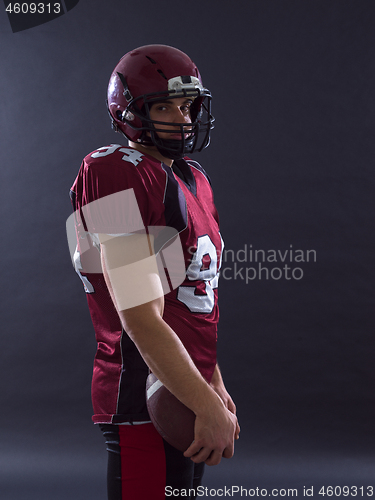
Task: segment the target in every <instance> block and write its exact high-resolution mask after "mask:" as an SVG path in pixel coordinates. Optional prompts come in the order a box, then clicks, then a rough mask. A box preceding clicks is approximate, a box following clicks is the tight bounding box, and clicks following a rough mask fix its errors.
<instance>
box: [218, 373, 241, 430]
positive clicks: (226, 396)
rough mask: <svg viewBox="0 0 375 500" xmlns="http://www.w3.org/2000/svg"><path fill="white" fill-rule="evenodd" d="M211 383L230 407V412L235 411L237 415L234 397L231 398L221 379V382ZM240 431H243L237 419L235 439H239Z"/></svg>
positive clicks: (226, 405)
mask: <svg viewBox="0 0 375 500" xmlns="http://www.w3.org/2000/svg"><path fill="white" fill-rule="evenodd" d="M210 385H211V387H212V388H213V389H214V391H215V392H216V393H217V394H218V395H219V396H220V398H221V400H222V401H223V403H224V405H225V407H226V408H228V410H229V411H230V412H232V413H234V415H236V412H237V409H236V405H235V404H234V401H233V399H232V398H231V396H230V394H229V393H228V391H227V390H226V388H225V386H224V384H223V382H222V381H220V383H218V384H215V383H211V384H210ZM240 431H241V429H240V426H239V423H238V421H237V426H236V433H235V439H239V437H240Z"/></svg>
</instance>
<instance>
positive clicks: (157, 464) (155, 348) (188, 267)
mask: <svg viewBox="0 0 375 500" xmlns="http://www.w3.org/2000/svg"><path fill="white" fill-rule="evenodd" d="M107 105H108V111H109V114H110V118H111V121H112V126H113V128H114V129H115V130H116V131H117V132H120V133H122V134H123V135H124V136H125V137H126V138H127V139H128V141H129V144H128V146H121V145H119V144H111V145H109V146H105V147H101V148H99V149H97V150H95V151H94V152H92V153H90V154H89V155H88V156H86V158H85V159H84V160H83V163H82V165H81V168H80V171H79V173H78V176H77V178H76V180H75V182H74V185H73V187H72V189H71V199H72V202H73V206H74V210H75V214H76V224H77V235H78V238H77V242H78V244H77V249H76V252H75V255H74V261H75V265H76V270H77V272H78V273H79V275H80V277H81V279H82V281H83V283H84V285H85V290H86V292H87V300H88V304H89V308H90V313H91V317H92V321H93V324H94V328H95V332H96V340H97V353H96V356H95V362H94V369H93V379H92V401H93V408H94V416H93V421H94V422H95V423H98V424H100V426H101V429H102V430H103V432H104V435H105V437H106V442H107V449H108V452H109V453H108V498H109V500H121V499H125V498H126V499H127V500H146V499H147V500H150V499H152V500H159V499H160V500H161V499H164V498H165V491H166V490H165V488H166V487H167V486H169V487H171V488H177V489H178V490H179V491H182V490H183V489H185V490H186V491H188V490H191V491H192V490H195V491H196V488H197V487H198V486H199V485H200V484H201V479H202V475H203V468H204V464H205V463H206V464H208V465H216V464H218V463H219V462H220V460H221V458H222V457H226V458H230V457H231V456H232V455H233V451H234V439H236V438H238V435H239V426H238V422H237V418H236V415H235V414H236V408H235V405H234V403H233V401H232V399H231V397H230V395H229V394H228V392H227V391H226V389H225V386H224V383H223V380H222V377H221V374H220V370H219V367H218V365H217V361H216V337H217V323H218V318H219V313H218V304H217V281H218V272H219V269H220V263H221V253H222V247H223V243H222V239H221V236H220V232H219V220H218V215H217V211H216V208H215V206H214V202H213V193H212V188H211V185H210V181H209V179H208V177H207V174H206V173H205V171H204V170H203V168H202V167H201V166H200V165H199V164H198V163H197V162H196V161H193V160H191V159H190V158H189V156H188V155H190V154H191V153H193V152H194V151H201V150H202V149H203V148H205V147H207V146H208V144H209V140H210V131H211V129H212V128H213V120H214V119H213V117H212V115H211V94H210V92H209V91H208V90H207V89H206V88H205V87H204V86H203V84H202V79H201V76H200V73H199V71H198V68H197V67H196V65H195V64H194V63H193V62H192V60H191V59H190V58H189V57H188V56H187V55H186V54H185V53H183V52H181V51H180V50H178V49H176V48H173V47H169V46H165V45H148V46H143V47H140V48H138V49H135V50H132V51H131V52H129V53H127V54H126V55H125V56H124V57H123V58H122V59H121V60H120V62H119V63H118V64H117V66H116V67H115V69H114V71H113V73H112V75H111V78H110V81H109V85H108V94H107ZM163 228H170V229H171V230H173V235H172V236H173V237H172V236H171V235H169V236H167V237H166V236H165V231H164V232H163V231H162V230H161V229H163ZM167 233H168V231H167ZM168 234H169V233H168ZM178 241H179V242H180V246H178ZM171 242H172V243H171ZM165 244H166V247H165V246H164V245H165ZM168 245H170V246H168ZM173 245H177V246H175V247H173ZM162 247H163V248H174V249H175V250H174V251H172V252H171V251H170V252H169V253H168V252H167V251H166V252H164V253H163V264H162V266H160V258H159V260H158V259H157V256H158V257H160V256H161V254H162V252H161V251H160V249H161V248H162ZM179 249H180V250H179ZM179 251H180V253H181V256H182V259H183V276H182V278H181V277H180V278H178V277H177V278H176V276H177V274H178V273H177V274H176V273H174V271H173V269H174V266H175V264H176V262H177V261H178V252H179ZM98 258H99V259H100V265H101V267H100V271H102V272H99V270H98V268H97V267H95V266H97V260H98ZM95 262H96V264H95ZM177 264H178V263H177ZM161 267H163V268H164V271H163V272H164V273H165V275H164V281H163V278H162V277H161V275H162V274H163V272H162V271H161ZM175 267H176V268H178V265H176V266H175ZM168 273H169V274H168ZM174 278H176V279H174ZM150 370H151V371H152V372H153V373H154V374H155V375H156V376H157V377H158V379H159V380H160V381H161V382H162V384H164V385H165V386H166V388H167V389H169V390H170V391H171V392H172V394H174V395H175V396H176V397H177V398H178V399H179V400H180V401H181V402H182V403H184V404H185V405H186V406H187V407H188V408H190V409H191V410H192V411H193V412H194V413H195V415H196V420H195V431H194V432H195V438H194V441H193V442H192V444H191V445H190V446H189V447H188V449H186V450H185V451H184V452H180V451H178V450H177V449H176V448H174V447H172V446H171V445H169V444H168V443H167V442H166V441H164V440H163V438H162V437H161V436H160V435H159V434H158V432H157V431H156V429H155V427H154V426H153V424H152V423H151V422H150V417H149V414H148V412H147V405H146V400H145V382H146V378H147V376H148V373H149V371H150ZM191 498H195V495H194V491H192V494H191Z"/></svg>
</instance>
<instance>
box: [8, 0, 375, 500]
mask: <svg viewBox="0 0 375 500" xmlns="http://www.w3.org/2000/svg"><path fill="white" fill-rule="evenodd" d="M374 14H375V6H374V2H373V1H372V0H314V1H303V0H247V1H245V0H242V1H238V0H234V1H233V2H230V3H227V4H226V5H224V4H223V3H221V2H215V1H213V0H212V1H211V0H209V1H201V2H190V3H181V2H178V3H177V2H173V1H166V0H159V1H157V2H156V1H151V0H145V1H143V2H140V3H139V4H137V5H136V4H135V3H134V2H130V1H127V0H126V1H123V2H119V1H115V0H106V1H105V2H104V1H99V0H95V1H88V0H81V1H80V2H79V4H78V5H77V6H76V7H75V8H74V9H72V10H71V11H70V12H68V13H67V14H66V15H64V16H62V17H60V18H58V19H56V20H54V21H52V22H50V23H48V24H44V25H41V26H38V27H35V28H33V29H30V30H27V31H22V32H19V33H12V31H11V29H10V25H9V22H8V19H7V17H6V15H5V12H3V14H0V31H1V34H0V54H1V56H0V57H1V72H0V90H1V95H2V113H1V142H2V144H1V169H0V172H1V216H2V247H3V252H2V286H1V290H2V298H1V309H2V321H1V324H2V337H1V338H2V346H1V347H2V348H1V351H0V366H1V377H0V387H1V401H2V405H1V413H0V421H1V427H0V432H1V441H0V465H1V467H0V496H1V499H2V500H23V499H34V498H35V499H41V498H48V499H50V500H57V499H59V500H60V499H67V498H69V499H70V498H71V499H75V500H80V499H82V500H86V499H88V498H90V499H91V500H96V499H104V498H105V460H106V457H105V450H104V444H103V443H102V437H101V435H100V433H99V431H98V429H97V428H95V427H94V426H93V425H92V424H91V420H90V418H91V403H90V378H91V366H92V359H93V355H94V352H95V341H94V333H93V328H92V325H91V321H90V318H89V314H88V311H87V307H86V299H85V295H84V292H83V289H82V288H81V285H80V281H79V280H78V278H77V276H76V275H75V273H74V271H73V268H72V266H71V263H70V257H69V253H68V248H67V242H66V235H65V221H66V219H67V217H68V216H69V215H70V213H71V207H70V203H69V199H68V191H69V188H70V186H71V184H72V182H73V180H74V178H75V175H76V173H77V171H78V168H79V165H80V162H81V159H82V158H83V156H85V155H86V154H87V153H88V152H90V151H91V150H93V149H96V148H97V147H100V146H103V145H106V144H108V143H111V142H121V141H122V139H121V137H120V136H119V135H116V134H114V132H112V131H111V130H110V126H109V119H108V117H107V113H106V109H105V91H106V86H107V82H108V79H109V75H110V73H111V71H112V69H113V67H114V66H115V64H116V63H117V61H118V60H119V59H120V57H121V56H122V55H123V54H124V53H126V52H127V51H129V50H131V49H132V48H135V47H137V46H139V45H144V44H148V43H165V44H169V45H174V46H176V47H178V48H180V49H181V50H183V51H185V52H187V53H188V54H189V55H190V56H191V57H192V58H193V60H194V61H195V62H196V64H197V65H198V67H199V68H200V70H201V73H202V76H203V80H204V83H205V84H206V85H207V86H208V87H209V88H210V90H211V91H212V93H213V96H214V101H213V103H214V104H213V106H214V107H213V112H214V115H215V117H216V127H215V130H214V133H213V137H212V144H211V146H210V148H209V149H208V150H206V151H205V152H203V153H200V154H199V155H198V154H197V155H195V158H196V159H197V160H200V161H201V163H202V164H203V166H204V167H205V168H206V169H207V170H208V172H209V174H210V176H211V178H212V182H213V185H214V188H215V193H216V204H217V206H218V209H219V212H220V216H221V226H222V233H223V236H224V239H225V243H226V248H227V250H233V252H234V255H235V256H236V258H235V262H232V259H231V258H230V255H231V254H230V253H227V259H226V261H225V262H224V263H223V266H224V267H225V268H226V269H227V270H226V274H225V276H226V277H227V278H228V279H224V278H223V277H222V279H221V284H220V285H221V290H220V296H221V324H220V345H219V361H220V364H221V367H222V371H223V373H224V377H225V380H226V382H227V386H228V389H229V390H230V392H231V393H232V395H233V397H234V399H235V401H236V403H237V406H238V414H239V419H240V423H241V426H242V433H241V439H240V441H239V442H238V444H237V450H236V455H235V457H234V458H233V459H232V460H230V461H224V463H223V464H221V465H220V466H218V467H215V468H210V469H209V470H208V471H207V474H206V482H205V484H206V485H207V486H209V487H210V488H216V489H218V488H222V487H223V486H227V487H231V486H232V485H238V486H242V487H243V488H246V489H247V490H250V489H251V488H256V487H258V488H259V491H260V489H261V488H264V489H265V488H268V493H270V492H271V489H272V488H278V489H281V488H296V489H297V490H298V496H303V488H304V487H306V488H311V487H312V486H314V497H316V498H322V497H321V495H318V491H319V488H320V487H321V486H329V485H331V486H344V485H348V486H352V485H357V486H364V488H365V489H364V490H363V491H364V495H365V496H366V495H367V494H368V493H369V492H370V490H367V489H366V488H367V486H369V485H372V484H373V483H374V481H373V480H374V467H375V463H374V458H375V452H374V445H375V431H374V425H373V420H374V416H375V409H374V404H375V401H374V363H373V351H374V340H373V324H374V322H373V309H374V293H373V290H374V288H373V283H374V265H373V254H374V234H373V217H374V204H373V197H374V194H373V193H374V175H373V167H374V118H375V109H374V91H373V89H374V84H375V81H374V80H375V78H374V76H375V75H374V60H375V59H374V56H375V54H374V52H375V35H374V26H375V24H374V20H375V19H374ZM246 245H247V250H248V254H247V260H248V261H247V262H241V261H242V260H244V253H243V252H241V251H243V250H244V249H245V248H246ZM251 245H252V246H251ZM251 248H252V249H253V251H255V250H257V249H258V250H264V251H265V252H267V251H269V250H274V251H276V252H278V251H280V252H281V255H284V253H285V252H286V251H287V250H288V251H290V250H294V251H295V250H301V251H302V252H300V253H299V255H302V254H303V255H304V256H305V257H306V252H307V250H315V252H316V253H315V255H316V259H315V260H314V259H312V258H310V261H309V262H296V261H292V262H290V260H289V258H288V259H287V260H286V261H285V262H284V263H283V262H282V261H281V258H280V257H279V258H278V260H277V261H276V262H270V261H268V262H265V263H263V264H262V266H263V267H265V268H267V270H268V273H271V272H273V275H271V274H269V276H268V279H267V277H266V271H263V273H262V275H261V277H260V279H259V275H257V277H256V278H255V279H252V280H249V281H248V283H246V281H245V276H244V274H245V273H244V271H242V274H241V272H240V271H239V269H241V267H242V268H244V267H245V268H246V267H254V268H255V269H256V270H259V267H258V265H259V263H254V262H249V250H250V249H251ZM239 251H240V252H239ZM236 254H237V255H236ZM254 255H255V254H253V256H254ZM267 255H270V253H269V252H268V253H267ZM287 255H288V256H289V253H288V254H287ZM293 255H294V256H295V255H296V254H293ZM312 255H313V254H312V253H310V256H312ZM285 265H288V266H289V267H290V268H291V270H292V269H294V268H296V267H297V268H299V269H300V270H302V273H303V275H302V274H301V271H296V272H295V277H298V278H301V279H295V278H293V277H292V279H286V277H285V275H284V276H283V277H281V278H280V279H276V278H277V277H278V276H279V273H278V271H272V270H273V269H274V268H275V267H277V268H283V267H284V266H285ZM235 266H237V267H235ZM291 270H290V271H289V277H290V276H292V275H291ZM236 272H237V274H236ZM249 272H250V276H252V277H253V276H254V274H253V272H254V271H249ZM301 276H302V277H301ZM230 278H231V279H230ZM353 491H354V490H353ZM254 493H255V494H256V491H254ZM263 493H264V492H263ZM336 493H339V490H336ZM259 495H260V493H259ZM237 497H239V496H238V495H237ZM207 498H209V497H207Z"/></svg>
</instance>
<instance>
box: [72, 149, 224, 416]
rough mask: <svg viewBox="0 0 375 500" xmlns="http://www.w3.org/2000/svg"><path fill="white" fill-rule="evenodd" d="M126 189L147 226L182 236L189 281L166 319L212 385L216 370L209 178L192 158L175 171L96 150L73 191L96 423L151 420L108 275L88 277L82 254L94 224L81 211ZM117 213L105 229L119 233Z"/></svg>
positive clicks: (215, 255)
mask: <svg viewBox="0 0 375 500" xmlns="http://www.w3.org/2000/svg"><path fill="white" fill-rule="evenodd" d="M129 189H133V190H134V194H135V197H136V200H137V204H138V208H139V211H140V214H141V217H142V221H143V225H144V227H145V228H147V227H149V226H169V227H173V228H174V229H175V230H177V231H178V233H179V235H180V240H181V244H182V248H183V253H184V260H185V267H186V277H185V280H184V282H183V283H182V284H181V285H180V286H179V287H178V288H176V289H175V290H172V291H171V292H170V293H168V294H167V295H165V308H164V316H163V318H164V320H165V321H166V323H168V325H169V326H170V327H171V328H172V329H173V330H174V331H175V333H176V334H177V335H178V336H179V338H180V339H181V341H182V343H183V344H184V346H185V348H186V349H187V351H188V352H189V354H190V356H191V358H192V359H193V361H194V363H195V365H196V366H197V368H198V370H199V371H200V372H201V374H202V375H203V377H204V378H205V379H206V380H207V381H210V380H211V377H212V374H213V371H214V368H215V365H216V339H217V323H218V319H219V311H218V305H217V281H218V272H219V269H220V263H221V252H222V239H221V236H220V233H219V221H218V215H217V211H216V208H215V206H214V202H213V193H212V189H211V186H210V183H209V180H208V178H207V175H206V173H205V172H204V170H203V169H202V167H201V166H200V165H199V164H198V163H196V162H195V161H193V160H190V159H189V158H185V159H183V160H176V161H174V163H173V170H172V169H171V168H170V167H168V166H167V165H165V164H164V163H161V162H160V161H159V160H157V159H155V158H153V157H152V156H149V155H146V154H143V153H140V152H139V151H136V150H133V149H131V148H129V147H122V146H120V145H118V144H114V145H111V146H106V147H104V148H99V149H98V150H96V151H95V152H93V153H91V154H89V155H88V156H87V157H86V158H85V159H84V161H83V163H82V165H81V168H80V171H79V173H78V176H77V178H76V180H75V182H74V185H73V187H72V189H71V198H72V201H73V207H74V210H77V211H78V213H81V217H80V221H81V222H82V226H83V228H82V227H77V232H78V238H77V251H76V254H75V262H76V270H77V272H78V274H79V275H80V277H81V279H82V281H83V283H84V285H85V290H86V292H87V300H88V305H89V309H90V314H91V318H92V321H93V325H94V328H95V333H96V340H97V345H98V347H97V352H96V356H95V361H94V370H93V379H92V401H93V407H94V416H93V420H94V422H96V423H121V422H137V421H145V420H148V419H149V417H148V414H147V409H146V402H145V380H146V378H147V374H148V368H147V366H146V365H145V363H144V361H143V359H142V357H141V356H140V354H139V352H138V350H137V348H136V347H135V345H134V343H133V342H132V340H131V339H130V337H128V335H127V334H126V332H125V331H124V330H123V328H122V326H121V322H120V320H119V317H118V314H117V312H116V310H115V307H114V305H113V302H112V300H111V297H110V295H109V292H108V289H107V286H106V284H105V281H104V277H103V274H102V273H99V272H85V265H84V264H83V262H82V261H81V255H80V253H81V252H82V250H81V248H80V231H82V230H83V229H84V230H87V226H88V225H89V224H87V225H86V223H88V221H87V220H86V221H85V219H84V216H83V215H82V210H81V209H82V207H84V206H85V205H87V204H89V203H91V202H93V201H95V200H98V199H100V198H103V197H105V196H108V195H111V194H114V193H118V192H121V191H125V190H129ZM113 212H114V213H113V214H110V215H108V214H106V217H107V218H111V217H113V221H112V220H107V221H106V222H105V223H106V224H107V225H108V227H111V224H112V222H114V224H115V225H116V226H117V227H118V224H119V219H120V221H121V217H124V219H125V218H126V216H125V215H124V214H122V213H121V210H113ZM78 226H79V224H78ZM98 232H100V231H98ZM86 234H87V233H86ZM93 239H95V238H93ZM90 253H95V254H96V257H94V258H97V259H98V258H99V252H98V248H96V247H95V242H94V244H93V245H92V248H91V250H90V251H88V252H86V254H87V255H89V254H90ZM82 258H83V255H82Z"/></svg>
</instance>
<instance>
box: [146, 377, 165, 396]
mask: <svg viewBox="0 0 375 500" xmlns="http://www.w3.org/2000/svg"><path fill="white" fill-rule="evenodd" d="M162 385H163V384H162V383H161V382H160V380H157V381H156V382H154V383H153V384H152V385H151V386H150V387H149V388H148V389H147V399H150V397H151V396H152V395H153V394H154V393H155V392H156V391H157V390H158V389H160V387H161V386H162Z"/></svg>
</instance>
